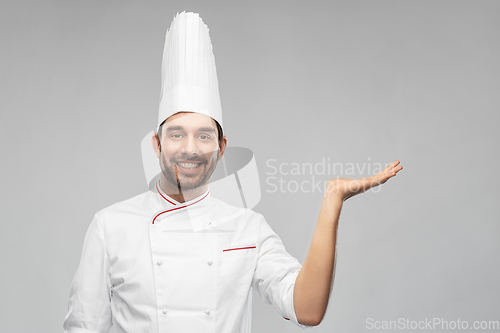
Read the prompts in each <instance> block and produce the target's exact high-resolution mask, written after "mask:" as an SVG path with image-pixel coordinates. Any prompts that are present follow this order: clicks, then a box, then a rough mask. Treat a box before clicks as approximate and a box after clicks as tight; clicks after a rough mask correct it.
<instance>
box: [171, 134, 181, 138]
mask: <svg viewBox="0 0 500 333" xmlns="http://www.w3.org/2000/svg"><path fill="white" fill-rule="evenodd" d="M170 137H171V138H180V137H181V135H180V134H172V135H171V136H170Z"/></svg>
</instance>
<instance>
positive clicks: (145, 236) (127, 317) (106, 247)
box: [64, 13, 402, 333]
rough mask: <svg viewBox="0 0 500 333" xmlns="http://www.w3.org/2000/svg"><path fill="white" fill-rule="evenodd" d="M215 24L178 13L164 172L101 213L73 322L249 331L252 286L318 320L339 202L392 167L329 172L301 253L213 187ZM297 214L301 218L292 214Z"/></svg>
mask: <svg viewBox="0 0 500 333" xmlns="http://www.w3.org/2000/svg"><path fill="white" fill-rule="evenodd" d="M215 73H216V71H215V61H214V58H213V54H212V46H211V43H210V38H209V35H208V28H207V27H206V25H205V24H204V23H203V22H202V21H201V19H200V18H199V16H198V15H197V14H194V13H181V14H179V15H177V16H176V17H175V18H174V21H173V22H172V25H171V27H170V29H169V31H168V32H167V36H166V43H165V50H164V57H163V66H162V94H161V101H160V110H159V116H158V123H157V124H158V130H157V133H156V134H154V135H153V137H152V145H153V149H154V151H155V153H156V156H157V157H158V159H159V165H160V168H161V174H160V178H159V180H158V182H157V183H156V188H155V191H147V192H145V193H143V194H140V195H137V196H135V197H133V198H130V199H128V200H125V201H122V202H119V203H116V204H114V205H112V206H110V207H107V208H105V209H103V210H101V211H99V212H98V213H96V214H95V216H94V219H93V221H92V223H91V224H90V226H89V228H88V231H87V234H86V236H85V241H84V246H83V251H82V256H81V260H80V265H79V267H78V271H77V273H76V274H75V277H74V279H73V282H72V285H71V290H70V297H69V306H68V314H67V315H66V318H65V321H64V328H65V330H66V332H68V333H88V332H99V333H103V332H108V330H109V329H110V327H111V326H113V328H114V332H116V333H133V332H137V333H144V332H152V333H163V332H165V333H166V332H174V333H180V332H186V333H197V332H199V333H249V332H250V331H251V321H252V288H253V289H254V290H256V291H257V292H258V294H259V295H260V297H261V298H262V299H263V300H264V302H266V303H268V304H271V305H272V306H273V307H274V308H275V309H276V311H277V312H278V313H279V314H280V315H281V316H282V317H283V318H284V319H285V320H288V321H291V322H293V323H294V324H296V325H298V326H299V327H302V328H306V327H308V326H315V325H318V324H319V323H320V322H321V321H322V319H323V316H324V314H325V312H326V307H327V305H328V301H329V297H330V292H331V288H332V283H333V272H334V267H335V244H336V238H337V228H338V222H339V216H340V211H341V208H342V205H343V202H344V201H345V200H346V199H348V198H350V197H352V196H354V195H356V194H359V193H362V192H364V191H366V190H368V189H369V188H371V187H374V186H377V185H380V184H382V183H384V182H386V181H387V180H388V179H389V178H391V177H394V176H395V175H396V173H397V172H399V171H400V170H401V169H402V167H401V166H400V165H399V162H398V161H394V162H393V163H392V164H390V165H389V166H388V167H387V168H385V169H384V170H382V171H381V172H380V173H379V174H377V175H375V176H372V177H369V178H363V179H358V180H351V179H333V180H331V181H329V182H328V186H327V188H326V190H325V195H324V198H323V202H322V205H321V209H320V213H319V217H318V220H317V222H316V228H315V231H314V235H313V239H312V243H311V246H310V249H309V252H308V254H307V257H306V260H305V261H304V265H301V264H300V263H299V262H298V261H297V259H295V258H294V257H292V256H291V255H290V254H289V253H288V252H287V251H286V250H285V247H284V246H283V243H282V242H281V239H280V238H279V237H278V235H277V234H276V233H274V231H273V230H272V229H271V227H270V226H269V224H268V223H267V222H266V220H265V219H264V217H263V216H262V215H260V214H258V213H256V212H254V211H252V210H250V209H246V208H238V207H234V206H231V205H229V204H227V203H225V202H223V201H221V200H218V199H216V198H213V197H212V196H211V195H210V178H211V175H212V173H213V172H214V170H215V167H216V165H217V162H218V161H219V160H220V159H221V158H222V157H223V156H224V154H225V150H226V146H227V138H226V137H225V136H224V135H223V122H222V112H221V107H220V99H219V91H218V82H217V76H216V74H215ZM293 223H295V222H293Z"/></svg>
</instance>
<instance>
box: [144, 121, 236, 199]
mask: <svg viewBox="0 0 500 333" xmlns="http://www.w3.org/2000/svg"><path fill="white" fill-rule="evenodd" d="M160 142H161V143H160ZM152 144H153V148H154V150H155V153H156V156H157V157H158V158H159V160H160V167H161V170H162V173H161V176H160V180H159V182H160V188H162V189H163V190H164V191H165V192H166V193H169V195H171V196H172V197H174V198H175V199H177V201H186V200H190V199H191V198H195V197H197V196H199V195H201V194H202V193H204V192H205V191H206V190H207V189H208V183H209V180H210V176H211V175H212V173H213V172H214V170H215V168H216V166H217V162H218V161H219V160H220V159H221V158H222V156H223V155H224V151H225V149H226V145H227V138H226V137H225V136H223V135H222V129H221V128H220V126H219V125H218V123H217V122H216V121H215V120H214V119H212V118H210V117H209V116H206V115H203V114H200V113H196V112H178V113H176V114H174V115H172V116H170V117H169V118H168V119H167V120H166V121H165V122H164V123H162V125H160V127H159V129H158V133H157V134H156V135H154V136H153V138H152Z"/></svg>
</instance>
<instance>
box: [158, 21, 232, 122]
mask: <svg viewBox="0 0 500 333" xmlns="http://www.w3.org/2000/svg"><path fill="white" fill-rule="evenodd" d="M181 111H190V112H197V113H201V114H204V115H207V116H209V117H212V118H213V119H215V120H216V121H217V122H218V123H219V125H220V126H221V127H222V128H224V126H223V123H222V108H221V102H220V94H219V83H218V80H217V70H216V68H215V58H214V54H213V51H212V42H211V41H210V35H209V33H208V27H207V26H206V24H205V23H203V20H202V19H201V18H200V16H199V15H198V14H196V13H185V12H182V13H180V14H177V15H176V16H175V18H174V20H173V21H172V24H171V25H170V28H169V29H168V31H167V33H166V36H165V47H164V50H163V60H162V72H161V96H160V109H159V112H158V126H160V125H161V123H162V122H163V121H164V120H165V119H167V118H168V117H170V116H171V115H174V114H176V113H177V112H181Z"/></svg>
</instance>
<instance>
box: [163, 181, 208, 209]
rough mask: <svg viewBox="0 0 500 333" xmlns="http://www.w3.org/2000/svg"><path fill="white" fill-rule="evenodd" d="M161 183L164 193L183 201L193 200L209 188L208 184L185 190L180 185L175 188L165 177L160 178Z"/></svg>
mask: <svg viewBox="0 0 500 333" xmlns="http://www.w3.org/2000/svg"><path fill="white" fill-rule="evenodd" d="M159 185H160V188H161V190H162V191H163V193H165V194H166V195H168V196H169V197H171V198H172V199H174V200H175V201H177V202H181V203H183V202H186V201H191V200H193V199H195V198H197V197H199V196H200V195H202V194H203V193H205V192H206V191H207V190H208V184H207V185H203V186H200V187H197V188H193V189H190V190H183V189H181V188H179V187H175V188H173V187H172V186H169V183H168V182H167V181H166V180H165V179H163V177H162V178H160V184H159Z"/></svg>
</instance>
